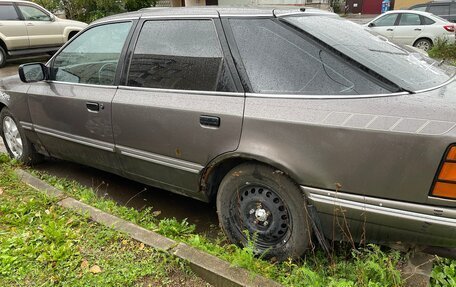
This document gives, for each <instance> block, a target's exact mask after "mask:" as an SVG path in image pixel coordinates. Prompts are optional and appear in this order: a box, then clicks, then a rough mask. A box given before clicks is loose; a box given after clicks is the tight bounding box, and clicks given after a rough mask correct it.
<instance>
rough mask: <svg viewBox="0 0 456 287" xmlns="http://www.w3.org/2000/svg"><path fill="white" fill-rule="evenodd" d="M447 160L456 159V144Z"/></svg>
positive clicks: (449, 152)
mask: <svg viewBox="0 0 456 287" xmlns="http://www.w3.org/2000/svg"><path fill="white" fill-rule="evenodd" d="M446 160H455V161H456V146H453V147H451V148H450V150H449V151H448V154H447V157H446Z"/></svg>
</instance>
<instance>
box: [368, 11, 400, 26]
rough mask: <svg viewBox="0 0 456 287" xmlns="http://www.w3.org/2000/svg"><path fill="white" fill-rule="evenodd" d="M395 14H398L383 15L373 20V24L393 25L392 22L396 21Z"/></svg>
mask: <svg viewBox="0 0 456 287" xmlns="http://www.w3.org/2000/svg"><path fill="white" fill-rule="evenodd" d="M397 15H399V14H388V15H385V16H383V17H380V18H378V19H377V20H375V21H374V24H375V26H376V27H384V26H394V23H396V19H397Z"/></svg>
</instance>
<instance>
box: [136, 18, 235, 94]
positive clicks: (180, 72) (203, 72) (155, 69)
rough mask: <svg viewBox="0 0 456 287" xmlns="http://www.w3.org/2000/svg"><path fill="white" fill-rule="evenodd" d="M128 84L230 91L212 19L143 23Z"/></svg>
mask: <svg viewBox="0 0 456 287" xmlns="http://www.w3.org/2000/svg"><path fill="white" fill-rule="evenodd" d="M128 85H129V86H135V87H146V88H160V89H179V90H199V91H233V89H234V88H233V82H232V79H231V76H230V74H229V73H228V69H227V67H226V63H225V61H224V58H223V53H222V49H221V47H220V43H219V39H218V36H217V32H216V30H215V26H214V23H213V22H212V20H163V21H162V20H160V21H147V22H145V23H144V25H143V27H142V30H141V33H140V35H139V38H138V41H137V43H136V47H135V50H134V54H133V57H132V60H131V64H130V70H129V76H128Z"/></svg>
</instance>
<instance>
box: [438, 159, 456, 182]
mask: <svg viewBox="0 0 456 287" xmlns="http://www.w3.org/2000/svg"><path fill="white" fill-rule="evenodd" d="M439 180H449V181H455V183H456V163H453V162H445V163H444V164H443V166H442V169H441V170H440V173H439Z"/></svg>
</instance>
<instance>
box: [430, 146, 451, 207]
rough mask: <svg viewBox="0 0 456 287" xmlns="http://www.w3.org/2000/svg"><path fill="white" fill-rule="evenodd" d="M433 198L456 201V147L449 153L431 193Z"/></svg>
mask: <svg viewBox="0 0 456 287" xmlns="http://www.w3.org/2000/svg"><path fill="white" fill-rule="evenodd" d="M431 195H432V196H437V197H444V198H449V199H456V146H451V147H450V149H449V150H448V151H447V153H446V155H445V158H444V159H443V162H442V165H441V166H440V169H439V171H438V173H437V177H436V179H435V181H434V185H433V187H432V191H431Z"/></svg>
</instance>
